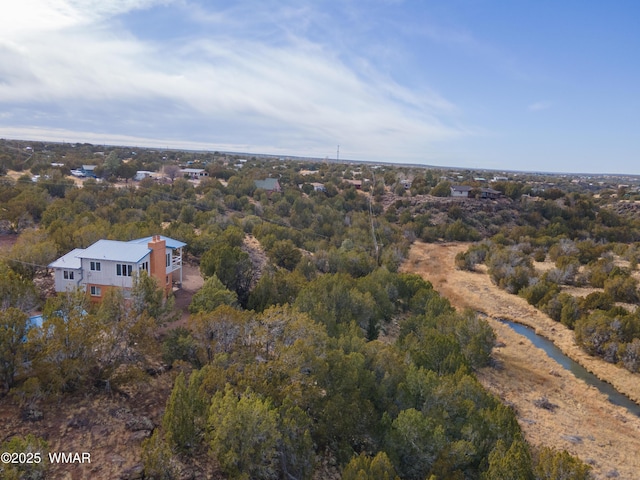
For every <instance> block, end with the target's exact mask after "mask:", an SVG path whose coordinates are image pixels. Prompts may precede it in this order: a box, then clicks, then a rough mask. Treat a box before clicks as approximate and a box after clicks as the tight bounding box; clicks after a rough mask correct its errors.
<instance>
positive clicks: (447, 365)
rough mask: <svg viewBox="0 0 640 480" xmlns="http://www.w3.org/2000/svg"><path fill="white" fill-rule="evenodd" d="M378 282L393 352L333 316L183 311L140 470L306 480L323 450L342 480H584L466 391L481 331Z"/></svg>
mask: <svg viewBox="0 0 640 480" xmlns="http://www.w3.org/2000/svg"><path fill="white" fill-rule="evenodd" d="M386 275H387V280H389V281H390V282H391V283H390V287H391V288H393V289H397V292H398V293H397V298H396V301H397V303H398V304H399V305H400V307H398V308H400V309H401V310H403V311H404V316H403V318H404V320H402V321H401V322H400V323H399V334H398V337H397V340H396V341H394V342H391V343H389V342H384V343H383V342H380V341H367V340H366V338H364V335H363V331H362V330H363V329H362V328H360V327H358V326H357V324H356V323H355V322H354V321H351V322H347V321H346V319H344V318H343V317H342V313H341V312H340V311H338V310H335V311H327V310H324V311H322V312H319V311H310V312H307V313H304V312H302V311H300V309H299V308H295V307H289V306H286V305H285V306H275V307H270V308H268V309H266V310H264V311H263V312H262V313H255V312H247V311H243V310H239V309H236V308H233V307H230V306H228V305H222V306H219V307H217V308H216V309H215V310H213V311H212V312H202V313H199V314H196V315H194V316H192V317H191V320H190V326H189V327H190V328H189V329H188V330H187V329H185V330H181V331H174V333H173V335H171V336H170V337H169V338H168V339H167V340H166V342H165V359H166V360H167V361H168V360H173V361H174V365H176V368H177V370H179V371H180V373H179V374H178V376H177V378H176V383H175V386H174V389H173V392H172V394H171V397H170V399H169V401H168V403H167V408H166V411H165V415H164V418H163V422H162V430H157V431H156V432H155V433H154V435H153V437H151V438H150V439H149V440H148V441H146V442H145V444H144V458H145V469H146V470H145V471H146V472H147V474H150V475H153V476H155V478H173V476H174V475H175V474H176V472H177V471H178V470H179V465H180V464H181V463H187V464H188V463H189V462H190V460H189V459H190V458H191V457H198V456H201V455H208V456H212V457H213V458H214V459H215V460H216V461H217V462H218V463H219V465H220V467H221V468H222V470H223V471H224V472H225V473H226V474H227V475H229V477H230V478H274V479H277V478H311V476H312V473H313V472H314V471H315V470H316V469H317V468H318V461H320V460H322V459H323V457H325V456H327V455H328V456H329V457H330V458H335V459H336V460H337V464H338V465H339V466H341V468H340V470H342V475H343V477H342V478H347V479H349V478H371V479H374V478H376V479H378V478H390V479H393V478H403V479H424V478H430V477H431V478H486V479H489V478H491V479H493V478H522V479H527V478H530V479H533V478H547V477H545V476H543V474H542V473H540V472H543V471H547V470H549V469H552V468H554V467H553V466H552V465H557V464H562V465H563V468H565V469H566V471H565V472H566V473H565V474H564V475H565V476H564V477H554V478H589V477H588V471H589V467H587V466H586V465H584V464H581V463H580V462H579V461H577V460H576V459H574V458H572V457H569V456H566V454H563V453H559V452H551V451H545V453H543V452H538V451H536V452H532V451H531V449H530V448H529V446H528V445H527V444H526V443H525V442H524V440H523V438H522V433H521V431H520V428H519V426H518V424H517V421H516V418H515V415H514V413H513V411H511V410H510V409H509V408H508V407H505V406H504V405H502V403H500V402H499V401H498V400H497V399H496V398H495V397H493V396H492V395H490V394H488V393H487V392H486V391H485V390H484V389H483V388H482V386H481V385H480V384H479V383H478V381H477V379H476V378H475V376H474V375H473V369H475V368H478V367H481V366H484V365H486V364H487V363H488V362H489V360H490V353H491V349H492V347H493V342H494V339H495V337H494V334H493V331H492V330H491V328H490V327H489V326H488V324H487V323H486V322H485V321H483V320H480V319H478V318H477V316H475V315H474V314H472V313H470V312H468V313H465V314H456V313H455V312H454V311H453V309H452V308H451V306H450V305H449V304H448V302H447V301H446V300H445V299H442V298H441V297H439V296H438V294H437V293H436V292H435V291H434V290H433V289H432V287H431V285H430V284H429V283H428V282H425V281H424V280H422V279H421V278H419V277H417V276H415V275H408V274H391V273H386ZM335 277H336V276H334V277H331V276H325V277H324V278H329V279H331V280H328V283H327V284H329V283H331V282H332V281H338V280H337V279H336V278H335ZM311 288H314V287H311ZM299 298H300V297H299ZM322 303H323V302H322V301H320V302H318V304H319V305H320V304H322ZM333 325H340V327H341V328H339V331H336V332H334V333H333V334H330V333H329V331H328V328H327V327H331V326H333ZM514 472H515V473H516V476H515V477H513V476H511V477H510V476H509V475H512V474H514Z"/></svg>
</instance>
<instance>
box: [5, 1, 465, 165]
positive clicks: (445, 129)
mask: <svg viewBox="0 0 640 480" xmlns="http://www.w3.org/2000/svg"><path fill="white" fill-rule="evenodd" d="M14 3H16V4H20V5H22V6H20V7H16V8H17V10H15V11H13V12H12V14H11V15H9V17H12V18H13V20H14V21H16V25H18V24H20V23H21V24H22V25H23V26H24V28H20V29H14V30H13V31H11V32H8V31H5V32H4V33H1V34H0V35H2V36H3V37H4V38H5V39H4V41H2V38H3V37H0V107H2V108H3V109H4V110H5V111H8V112H11V115H10V120H11V123H9V122H8V121H6V120H4V119H0V120H2V123H0V135H4V136H7V135H9V136H13V135H12V134H11V132H14V133H15V132H20V131H23V132H25V134H26V133H29V132H31V134H30V135H29V136H32V135H33V134H35V132H37V131H41V132H42V135H46V136H47V138H49V139H51V140H53V139H54V138H51V137H52V136H53V137H56V136H59V135H58V132H63V133H64V135H62V136H64V137H65V138H66V139H67V141H75V139H74V138H73V132H74V131H76V132H77V135H78V136H77V137H76V138H77V139H78V140H82V141H89V140H87V139H88V138H95V139H97V140H99V141H101V142H105V143H114V142H115V141H116V140H117V139H122V140H123V141H126V143H132V142H133V143H136V144H139V145H143V144H144V145H156V143H154V142H158V144H160V145H164V144H165V143H170V144H171V145H176V146H177V145H178V144H180V145H185V146H186V145H207V146H211V147H212V148H216V147H217V149H220V150H223V149H232V148H233V146H235V147H237V148H239V149H243V150H247V149H250V150H252V151H256V150H255V149H256V148H263V149H265V151H270V152H276V153H291V154H296V153H299V154H303V155H306V154H309V155H319V156H324V155H325V154H327V150H330V151H333V150H334V149H335V144H337V143H340V144H341V145H342V149H343V150H344V152H345V157H348V156H349V152H352V155H353V158H371V157H376V158H381V157H384V156H391V155H397V156H398V157H402V156H404V157H406V156H413V157H416V160H417V159H418V158H417V157H419V156H420V155H421V154H422V153H421V152H425V153H426V152H427V151H428V149H429V148H430V147H431V145H432V143H433V142H436V141H442V140H450V139H454V138H459V137H461V136H468V135H474V134H477V131H474V130H473V129H471V128H468V127H465V126H461V125H459V124H458V122H457V120H456V118H455V115H456V114H457V113H458V112H457V108H456V106H455V105H454V104H452V103H451V102H450V101H448V100H447V99H445V98H443V97H442V96H440V95H438V94H437V93H436V92H433V91H430V90H429V89H428V88H425V89H424V90H423V91H422V92H416V91H410V90H408V89H407V88H405V87H403V86H402V85H400V84H399V83H397V82H396V81H394V80H393V79H391V78H390V77H389V76H388V75H386V74H383V73H380V72H379V71H378V70H377V69H376V68H375V66H374V65H372V64H371V63H370V62H367V61H366V60H365V59H363V61H361V62H356V63H354V64H348V63H346V62H345V60H344V59H343V57H342V56H341V55H340V52H338V51H335V50H333V46H330V45H329V44H321V43H318V42H315V41H312V40H308V39H305V38H302V36H300V34H299V33H296V34H294V33H292V32H290V31H288V30H287V29H286V28H284V27H283V31H284V34H283V35H282V36H278V38H277V39H276V41H275V42H273V43H268V42H266V41H265V40H264V39H263V38H254V37H252V36H251V35H246V32H247V31H248V28H244V29H241V30H242V31H241V32H240V34H239V35H238V34H237V32H236V33H235V34H234V32H233V31H232V29H228V28H220V29H219V30H218V29H213V31H212V32H210V33H208V34H207V36H204V37H203V36H196V35H193V36H191V37H187V38H183V39H181V43H171V44H170V43H167V41H166V40H165V39H162V38H155V39H154V38H143V37H142V33H140V32H136V34H137V35H140V37H138V36H136V35H134V33H133V32H129V31H126V30H123V27H122V24H120V23H118V22H103V21H102V20H104V19H106V18H109V17H111V16H114V15H120V14H123V13H126V12H130V11H132V10H135V9H142V8H149V7H151V6H153V5H164V4H166V3H168V2H166V1H162V0H120V1H116V0H110V1H103V0H68V1H63V0H49V1H45V0H25V1H24V5H23V2H14ZM244 8H245V9H246V6H245V7H244ZM30 11H31V12H33V11H36V12H38V14H37V15H36V17H37V18H35V19H33V22H32V23H29V21H28V20H29V19H28V18H26V17H27V14H28V13H29V12H30ZM231 13H233V14H234V20H233V21H235V22H238V18H242V17H238V16H237V15H236V14H237V11H234V12H231ZM229 14H230V12H214V13H211V12H210V14H209V16H208V18H207V21H210V22H216V23H218V24H219V25H223V24H224V20H225V17H226V15H229ZM254 15H255V18H248V19H247V22H248V23H249V24H254V22H259V21H260V20H259V19H258V18H257V17H259V15H257V14H256V13H255V12H254ZM279 15H282V16H283V18H289V19H290V18H291V16H294V17H296V18H300V17H304V16H305V15H306V16H309V15H311V13H310V12H309V11H307V10H306V9H305V8H303V7H301V8H300V9H297V10H292V9H287V8H284V9H282V11H280V12H273V16H274V17H278V16H279ZM202 17H204V15H203V16H202ZM18 19H20V21H17V20H18ZM279 21H280V20H279V19H278V18H275V19H274V20H273V24H274V25H275V24H278V23H279ZM7 22H8V20H7V17H4V20H0V27H2V26H3V25H4V24H5V23H7ZM9 23H10V22H9ZM27 24H28V27H27ZM252 26H254V25H252ZM245 27H246V25H245ZM259 36H260V35H258V37H259ZM350 58H353V56H351V57H350ZM35 111H37V112H38V113H37V114H36V113H33V112H35ZM30 112H31V113H30ZM2 124H5V127H2ZM20 125H22V127H20ZM52 126H56V127H60V130H58V129H52ZM109 139H111V140H109ZM127 139H131V142H130V141H127ZM94 141H95V140H94ZM223 145H226V146H227V147H229V148H225V147H223ZM249 145H253V147H249ZM207 148H208V147H207Z"/></svg>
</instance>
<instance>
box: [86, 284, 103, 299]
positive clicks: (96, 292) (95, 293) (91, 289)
mask: <svg viewBox="0 0 640 480" xmlns="http://www.w3.org/2000/svg"><path fill="white" fill-rule="evenodd" d="M89 293H91V296H92V297H99V296H100V295H102V289H101V288H100V287H96V286H95V285H91V287H89Z"/></svg>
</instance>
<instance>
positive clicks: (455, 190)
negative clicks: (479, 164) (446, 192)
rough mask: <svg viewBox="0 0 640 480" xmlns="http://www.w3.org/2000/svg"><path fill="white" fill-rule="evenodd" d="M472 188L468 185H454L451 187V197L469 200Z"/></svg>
mask: <svg viewBox="0 0 640 480" xmlns="http://www.w3.org/2000/svg"><path fill="white" fill-rule="evenodd" d="M471 190H472V187H470V186H468V185H453V186H452V187H451V196H452V197H458V198H467V197H468V196H469V192H470V191H471Z"/></svg>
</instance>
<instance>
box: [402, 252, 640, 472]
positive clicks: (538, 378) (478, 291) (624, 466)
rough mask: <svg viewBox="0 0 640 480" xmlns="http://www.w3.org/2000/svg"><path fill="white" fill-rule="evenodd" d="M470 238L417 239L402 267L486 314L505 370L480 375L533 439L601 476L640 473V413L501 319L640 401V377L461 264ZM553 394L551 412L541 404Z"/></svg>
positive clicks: (461, 303) (463, 305)
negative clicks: (592, 353) (529, 330)
mask: <svg viewBox="0 0 640 480" xmlns="http://www.w3.org/2000/svg"><path fill="white" fill-rule="evenodd" d="M467 247H468V244H463V243H449V244H424V243H415V244H414V245H413V246H412V248H411V251H410V254H409V258H408V260H407V261H406V262H405V264H404V265H403V271H407V272H413V273H418V274H420V275H422V276H423V277H424V278H425V279H427V280H429V281H431V283H432V284H433V286H434V288H435V289H436V290H438V291H439V292H440V294H442V295H443V296H445V297H447V298H448V299H449V300H450V301H451V303H452V304H453V305H454V306H455V307H456V308H458V309H464V308H472V309H473V310H476V311H481V312H484V313H486V314H487V316H488V320H489V322H490V324H491V326H492V327H493V329H494V330H495V332H496V335H497V337H498V342H499V344H500V345H504V346H501V347H498V348H496V349H495V350H494V358H495V359H496V361H497V362H496V363H497V364H498V365H501V366H502V368H485V369H483V370H482V371H480V372H478V378H479V379H480V381H481V382H482V383H483V385H484V386H485V387H486V388H488V389H489V390H490V391H492V392H493V393H495V394H496V395H498V396H499V397H500V398H502V400H503V401H504V402H507V403H509V404H511V405H513V406H514V408H515V409H516V412H517V415H518V421H519V422H520V425H521V427H522V429H523V431H524V433H525V435H526V437H527V440H528V441H529V442H530V443H531V444H533V445H548V446H551V447H555V448H559V449H566V450H567V451H569V452H570V453H572V454H573V455H576V456H578V457H579V458H581V459H582V460H583V461H585V462H587V463H589V464H591V465H592V467H593V473H594V477H595V478H597V479H605V478H619V479H629V480H634V479H637V478H640V455H638V452H640V418H639V417H636V416H634V415H632V414H630V413H628V412H627V411H626V410H625V409H623V408H622V407H617V406H615V405H613V404H611V403H610V402H609V401H608V400H607V397H606V396H605V395H603V394H601V393H600V392H599V391H598V390H596V389H595V388H594V387H590V386H589V385H587V384H586V383H585V382H583V381H582V380H578V379H577V378H575V377H574V376H573V374H571V373H570V372H568V371H566V370H564V369H563V368H562V367H561V366H560V365H558V364H557V363H556V362H555V361H554V360H552V359H551V358H549V357H548V356H547V355H546V354H545V353H544V351H543V350H541V349H539V348H537V347H534V346H533V345H532V344H531V342H529V340H527V339H526V338H525V337H522V336H521V335H518V334H516V333H515V332H514V331H513V330H512V329H511V328H509V327H508V326H506V325H504V324H503V323H501V322H499V321H497V320H496V319H499V318H504V319H508V320H512V321H516V322H519V323H523V324H525V325H529V326H531V327H533V328H534V329H536V331H537V332H538V333H539V334H542V335H544V336H546V337H547V338H550V339H551V340H553V341H554V343H556V345H557V346H558V347H560V348H561V349H562V350H563V351H564V352H565V353H566V354H567V355H568V356H570V357H571V358H573V359H574V360H576V361H578V362H579V363H581V364H582V365H583V366H585V368H587V369H588V370H590V371H592V372H593V373H595V374H596V375H598V376H599V377H600V378H604V379H608V380H609V381H610V383H613V384H614V385H615V386H616V388H617V389H618V390H620V391H622V392H624V393H626V394H627V395H628V396H630V397H631V398H633V399H635V400H636V401H638V399H640V377H639V376H637V375H632V374H630V373H629V372H627V371H625V370H623V369H620V368H617V367H615V366H614V365H610V364H607V363H605V362H602V361H599V360H597V359H594V358H592V357H589V356H588V355H586V354H584V353H583V352H582V351H580V349H579V348H578V347H577V346H576V345H575V343H574V341H573V333H572V332H571V331H570V330H568V329H566V328H565V327H564V326H563V325H561V324H559V323H557V322H554V321H553V320H551V319H550V318H549V317H547V316H546V315H544V314H542V313H541V312H539V311H538V310H536V309H535V308H533V307H532V306H530V305H529V304H528V303H527V302H526V301H525V300H524V299H522V298H519V297H516V296H514V295H510V294H508V293H507V292H505V291H503V290H500V289H499V288H498V287H496V286H495V285H493V284H492V283H491V280H490V279H489V276H488V275H486V274H485V273H482V272H478V273H473V272H463V271H459V270H456V268H455V265H454V259H455V255H456V254H457V253H458V252H460V251H464V250H466V248H467ZM541 398H546V399H547V400H548V401H549V402H550V403H552V404H554V405H557V408H555V410H553V411H550V410H547V409H544V408H540V407H537V406H536V405H535V403H536V401H537V400H540V399H541Z"/></svg>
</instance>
